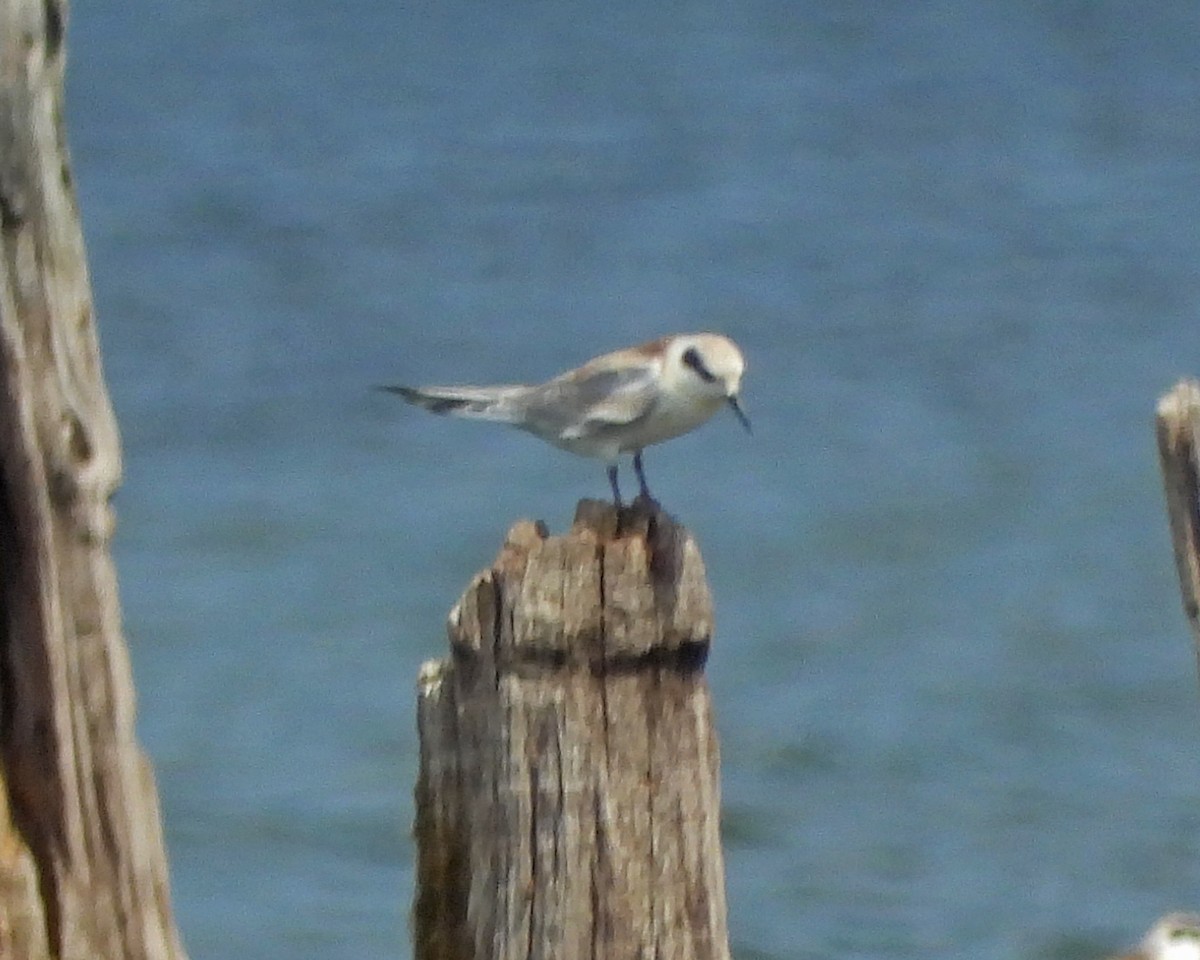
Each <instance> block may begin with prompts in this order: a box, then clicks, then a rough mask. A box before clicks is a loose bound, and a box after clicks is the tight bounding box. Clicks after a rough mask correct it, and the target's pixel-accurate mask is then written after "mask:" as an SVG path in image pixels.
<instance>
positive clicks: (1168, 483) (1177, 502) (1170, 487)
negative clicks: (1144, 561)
mask: <svg viewBox="0 0 1200 960" xmlns="http://www.w3.org/2000/svg"><path fill="white" fill-rule="evenodd" d="M1157 432H1158V456H1159V463H1160V464H1161V466H1162V474H1163V483H1164V486H1165V488H1166V494H1167V515H1168V517H1169V518H1170V521H1171V540H1172V542H1173V543H1174V546H1175V566H1176V569H1177V570H1178V571H1179V588H1180V590H1181V591H1182V594H1183V612H1184V614H1185V615H1186V616H1187V619H1188V624H1189V625H1190V626H1191V628H1192V637H1193V639H1194V640H1195V643H1196V655H1197V658H1198V659H1200V383H1198V382H1197V381H1195V380H1181V381H1180V382H1179V383H1177V384H1176V385H1175V386H1174V387H1173V388H1172V389H1171V390H1170V391H1169V392H1167V393H1165V394H1164V395H1163V396H1162V398H1161V399H1160V400H1159V401H1158V414H1157Z"/></svg>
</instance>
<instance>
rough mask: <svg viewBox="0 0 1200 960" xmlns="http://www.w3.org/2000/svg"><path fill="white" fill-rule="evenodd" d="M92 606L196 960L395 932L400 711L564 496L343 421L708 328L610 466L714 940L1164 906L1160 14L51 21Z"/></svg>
mask: <svg viewBox="0 0 1200 960" xmlns="http://www.w3.org/2000/svg"><path fill="white" fill-rule="evenodd" d="M69 51H70V66H69V76H68V80H69V104H68V106H69V109H68V118H67V120H68V128H69V132H70V139H71V145H72V150H73V158H74V168H75V175H76V178H77V181H78V183H79V190H80V200H81V205H82V212H83V218H84V227H85V231H86V235H87V240H88V249H89V257H90V266H91V270H92V281H93V286H94V290H95V296H96V301H97V309H98V316H99V323H100V331H101V337H102V343H103V351H104V361H105V368H106V374H107V380H108V385H109V388H110V390H111V392H112V395H113V398H114V401H115V404H116V408H117V412H118V416H119V418H120V423H121V428H122V432H123V440H124V450H125V457H126V471H125V483H124V486H123V488H122V490H121V492H120V493H119V495H118V498H117V507H118V511H119V516H120V528H119V534H118V538H117V541H116V553H117V560H118V563H119V568H120V575H121V595H122V601H123V606H124V611H125V620H126V627H127V631H128V636H129V642H130V645H131V649H132V654H133V661H134V668H135V674H136V681H137V686H138V691H139V708H140V713H139V730H140V734H141V737H142V739H143V742H144V743H145V745H146V747H147V749H148V750H149V752H150V754H151V755H152V758H153V760H154V763H155V766H156V770H157V774H158V778H159V784H160V789H161V795H162V803H163V810H164V816H165V824H166V831H167V841H168V845H169V850H170V857H171V867H172V880H173V888H174V904H175V908H176V912H177V915H178V921H179V924H180V926H181V928H182V932H183V936H184V939H185V942H186V944H187V946H188V949H189V951H190V954H191V956H192V958H193V960H242V958H246V957H254V958H256V960H341V958H345V960H350V958H360V957H364V956H376V957H387V956H395V957H405V956H408V955H409V948H408V946H407V936H408V934H407V912H408V907H409V903H410V899H411V894H412V861H413V849H412V844H411V841H410V838H409V826H410V823H411V818H412V787H413V783H414V778H415V757H416V752H417V743H416V736H415V730H414V693H413V687H414V681H415V678H416V674H417V670H418V668H419V665H420V663H421V662H422V661H423V660H424V659H426V658H429V657H434V656H438V655H440V654H441V653H442V652H443V651H444V650H445V639H444V627H443V624H444V618H445V615H446V612H447V611H448V609H449V607H450V606H451V604H452V603H453V602H454V600H455V599H456V598H457V596H458V594H459V592H460V591H461V589H462V588H463V587H464V586H465V584H466V583H467V582H468V580H469V578H470V577H471V576H472V574H473V573H474V572H475V571H476V570H478V569H479V568H481V567H483V566H484V565H486V564H487V563H488V562H489V561H490V559H491V558H492V556H493V555H494V553H495V551H496V550H497V548H498V547H499V544H500V542H501V540H502V538H503V535H504V532H505V530H506V529H507V527H508V525H509V524H510V523H511V522H512V521H514V520H516V519H518V518H520V517H526V516H532V517H541V518H544V519H546V520H547V521H548V522H549V523H550V525H551V527H552V528H555V529H562V528H563V527H565V525H566V524H567V523H568V522H569V518H570V516H571V513H572V510H573V507H574V503H575V501H576V499H577V498H579V497H582V496H603V495H605V493H606V489H607V487H606V484H605V480H604V475H603V469H602V467H601V466H600V465H598V464H595V463H591V462H588V461H584V460H576V459H574V458H571V457H569V456H568V455H566V454H563V453H561V452H558V451H555V450H553V449H551V448H549V447H545V446H543V445H541V444H539V443H538V442H536V441H535V440H533V439H532V438H529V437H526V436H523V435H521V434H517V433H515V432H514V433H509V432H505V431H504V430H502V429H500V428H497V427H493V426H491V425H486V424H473V423H461V422H451V421H446V420H441V419H436V418H433V417H430V416H428V415H426V414H423V413H422V412H420V411H417V410H413V409H411V408H408V407H406V406H403V405H402V404H400V403H398V402H395V401H394V398H389V397H386V396H380V395H376V394H372V393H371V392H370V391H369V389H368V388H369V387H370V385H372V384H376V383H379V382H386V381H400V382H413V381H434V382H437V381H443V382H444V381H455V380H461V381H477V382H486V381H489V380H505V379H538V378H541V377H545V376H549V375H551V374H553V373H556V372H558V371H559V370H561V369H564V368H566V367H568V366H572V365H574V364H576V363H578V362H580V361H582V360H584V359H586V358H587V357H589V356H591V355H593V354H595V353H599V352H601V351H604V350H607V349H611V348H615V347H619V346H623V345H626V344H629V343H636V342H639V341H642V340H646V339H650V338H652V337H655V336H658V335H660V334H663V333H668V332H673V331H680V330H693V329H715V330H721V331H724V332H726V333H728V334H729V335H731V336H733V337H734V338H735V339H737V340H738V341H739V342H740V343H741V344H742V345H743V347H744V348H745V351H746V353H747V355H748V358H749V363H750V369H749V372H748V374H747V377H746V380H745V384H744V388H745V393H744V397H745V400H746V404H747V406H748V408H749V410H750V412H751V415H752V416H753V418H754V422H755V428H756V434H755V436H754V437H753V438H747V437H746V436H745V435H744V434H743V433H742V432H741V431H740V429H739V428H738V425H737V423H736V421H734V420H733V418H732V417H721V418H718V419H717V420H715V421H714V422H713V423H712V424H710V425H708V426H706V427H705V428H704V429H703V430H701V431H699V432H697V433H695V434H693V435H690V436H688V437H685V438H682V439H680V440H678V441H676V442H674V443H672V444H670V445H667V446H665V447H661V448H655V449H653V450H651V451H650V452H649V453H648V455H647V470H648V472H649V475H650V479H651V482H652V484H653V485H654V488H655V492H656V493H657V494H658V496H659V497H660V498H661V499H662V500H663V501H664V502H665V504H666V505H667V506H668V508H670V509H672V510H673V511H674V512H675V513H676V514H677V515H678V516H679V517H680V519H681V520H682V521H683V522H685V523H686V524H688V525H689V526H690V527H691V528H692V529H693V531H694V532H695V533H696V535H697V536H698V538H699V540H700V543H701V546H702V548H703V550H704V554H705V559H706V562H707V564H708V568H709V574H710V580H711V584H712V588H713V591H714V594H715V597H716V602H717V608H718V636H717V639H716V643H715V648H714V652H713V656H712V659H711V661H710V667H709V676H710V679H711V683H712V686H713V690H714V696H715V702H716V708H717V713H718V721H719V729H720V733H721V736H722V741H723V747H724V756H725V759H724V765H723V789H724V821H725V840H726V855H727V860H728V894H729V901H730V912H731V916H730V924H731V928H732V936H733V940H734V946H735V953H736V955H737V956H738V957H740V958H741V960H791V958H833V957H837V958H839V960H845V958H854V957H864V958H866V957H896V958H918V957H920V958H925V957H927V956H929V955H931V954H933V955H937V956H943V957H948V958H956V957H963V958H966V957H970V958H972V960H990V958H997V960H998V958H1012V957H1030V958H1039V960H1084V958H1088V957H1093V956H1097V955H1098V954H1100V953H1102V952H1103V951H1105V950H1108V949H1115V948H1119V947H1122V946H1125V945H1127V944H1128V943H1130V942H1132V941H1133V940H1134V939H1136V938H1137V937H1138V936H1140V934H1141V932H1142V931H1143V930H1144V929H1145V927H1146V926H1148V925H1149V923H1150V922H1151V921H1152V920H1153V919H1154V918H1155V917H1156V916H1157V915H1158V914H1160V913H1162V912H1164V911H1165V910H1167V909H1171V908H1176V907H1192V908H1196V907H1197V906H1200V802H1198V801H1200V762H1198V758H1200V688H1198V686H1197V676H1196V664H1195V656H1194V653H1193V651H1192V647H1191V640H1190V637H1189V635H1188V632H1187V629H1186V625H1185V622H1184V620H1183V617H1182V614H1181V612H1180V609H1179V599H1178V589H1177V585H1176V581H1175V573H1174V568H1173V565H1172V559H1171V554H1170V543H1169V539H1168V535H1167V530H1166V522H1165V518H1164V512H1163V505H1162V495H1161V489H1160V480H1159V477H1158V474H1157V465H1156V459H1155V449H1154V442H1153V433H1152V413H1153V408H1154V403H1155V400H1156V398H1157V396H1158V395H1159V394H1160V393H1161V392H1162V391H1163V390H1165V389H1166V388H1168V387H1169V386H1170V385H1171V384H1172V383H1173V382H1174V381H1175V380H1176V379H1177V378H1178V377H1180V376H1183V375H1189V374H1190V375H1200V335H1198V331H1200V324H1198V319H1200V310H1198V307H1200V266H1198V264H1200V230H1197V226H1196V225H1197V223H1198V222H1200V111H1198V110H1197V104H1198V103H1200V70H1198V69H1197V66H1196V64H1197V62H1198V58H1200V5H1197V4H1196V3H1195V2H1194V0H1178V2H1171V0H1159V2H1155V3H1143V2H1140V0H1124V2H1118V0H1113V2H1105V0H1078V2H1076V0H1041V2H1035V0H1025V2H1021V0H1009V2H1003V3H1002V2H995V0H992V2H989V0H982V2H979V0H944V2H940V3H939V2H932V0H915V2H912V3H906V4H899V3H896V4H889V3H881V2H878V0H873V2H872V0H846V2H839V3H832V4H831V3H828V2H823V0H822V2H817V0H811V2H810V0H774V2H771V0H747V2H742V3H730V2H719V0H695V2H683V0H664V2H660V3H655V4H646V3H642V2H640V0H613V2H611V3H607V4H585V3H574V2H567V0H560V2H554V3H552V2H533V0H513V2H511V3H505V4H492V5H484V4H477V3H469V2H464V0H443V2H441V3H437V4H421V3H416V4H398V3H394V2H388V3H384V2H375V0H349V2H346V3H343V4H328V3H322V2H316V0H293V2H291V3H288V4H283V5H274V6H271V5H266V6H263V5H247V4H242V3H235V2H232V0H207V2H204V0H201V2H197V3H191V4H163V3H150V2H148V0H128V2H125V3H113V2H108V3H96V4H87V3H76V4H74V5H73V6H72V11H71V23H70V33H69Z"/></svg>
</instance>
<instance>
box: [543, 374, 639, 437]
mask: <svg viewBox="0 0 1200 960" xmlns="http://www.w3.org/2000/svg"><path fill="white" fill-rule="evenodd" d="M657 398H658V379H657V376H656V373H655V370H654V369H653V368H652V367H650V366H637V367H625V368H623V369H620V370H598V371H596V372H595V373H588V372H583V371H578V372H576V373H574V374H567V375H565V376H562V377H557V378H556V379H554V380H550V381H549V382H547V383H544V384H542V385H541V386H538V387H533V388H531V389H530V392H529V394H528V395H527V396H526V398H525V403H526V406H525V414H526V417H527V418H528V421H527V422H528V428H530V429H532V430H533V431H534V432H535V433H541V434H543V435H547V434H550V435H554V436H557V437H558V438H559V439H562V440H585V439H588V438H591V437H599V436H603V434H604V433H605V431H606V430H608V429H610V428H612V427H614V426H626V425H628V424H631V423H635V422H636V421H638V420H641V419H643V418H644V417H646V416H648V415H649V413H650V412H651V410H653V409H654V404H655V402H656V400H657Z"/></svg>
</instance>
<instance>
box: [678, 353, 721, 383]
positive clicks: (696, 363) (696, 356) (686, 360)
mask: <svg viewBox="0 0 1200 960" xmlns="http://www.w3.org/2000/svg"><path fill="white" fill-rule="evenodd" d="M683 365H684V366H685V367H691V368H692V369H693V370H695V371H696V376H698V377H699V378H700V379H701V380H703V381H704V382H705V383H712V382H713V381H715V380H716V379H717V378H716V377H714V376H713V375H712V371H711V370H709V369H708V367H706V366H705V365H704V361H703V360H702V359H701V358H700V351H699V350H697V349H696V348H695V347H688V348H687V349H686V350H684V351H683Z"/></svg>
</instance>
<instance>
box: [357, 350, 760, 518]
mask: <svg viewBox="0 0 1200 960" xmlns="http://www.w3.org/2000/svg"><path fill="white" fill-rule="evenodd" d="M745 369H746V361H745V359H744V358H743V356H742V351H741V350H740V349H738V346H737V344H735V343H734V342H733V341H732V340H730V339H729V338H728V337H725V336H722V335H721V334H717V333H685V334H675V335H672V336H667V337H661V338H659V339H657V340H652V341H650V342H649V343H643V344H641V345H639V346H635V347H627V348H625V349H623V350H616V351H614V352H613V353H606V354H604V355H603V356H599V357H596V358H595V359H593V360H589V361H588V362H587V363H585V364H583V365H582V366H580V367H576V368H575V369H573V370H568V371H566V372H565V373H561V374H559V375H558V376H556V377H554V378H553V379H552V380H547V381H546V382H545V383H539V384H532V385H527V384H502V385H497V386H483V387H475V386H443V387H437V386H430V387H407V386H397V385H385V386H382V387H380V389H381V390H385V391H387V392H389V393H394V394H397V395H399V396H401V397H403V398H404V399H405V400H407V401H408V402H409V403H412V404H415V405H417V406H419V407H424V408H425V409H426V410H430V411H432V412H433V413H439V414H448V415H450V416H455V417H469V418H473V419H477V420H492V421H495V422H498V423H507V424H510V425H512V426H514V427H517V428H518V429H520V430H525V431H527V432H528V433H532V434H533V435H534V436H536V437H540V438H541V439H542V440H545V441H546V442H547V443H550V444H553V445H554V446H556V447H559V448H560V449H563V450H567V451H569V452H571V453H574V454H578V455H579V456H583V457H591V458H594V459H597V460H603V461H604V462H605V463H606V464H607V465H608V469H607V472H608V482H609V484H610V485H611V487H612V494H613V501H614V502H615V504H616V505H617V506H618V507H619V506H621V490H620V487H619V485H618V482H617V464H618V460H619V458H620V457H621V456H623V455H627V454H632V455H633V470H634V473H635V474H636V476H637V481H638V487H639V496H640V498H644V499H645V500H647V501H648V502H651V503H654V502H655V501H654V498H653V496H652V495H651V494H650V488H649V485H648V484H647V483H646V473H645V470H644V469H643V466H642V451H643V450H644V449H645V448H646V447H648V446H650V445H652V444H655V443H662V442H663V441H664V440H670V439H672V438H674V437H678V436H680V435H681V434H684V433H687V432H689V431H691V430H694V429H696V427H698V426H700V425H701V424H702V423H704V422H705V421H707V420H708V419H709V418H710V417H712V416H713V414H715V413H716V412H717V411H718V410H719V409H721V408H722V407H723V406H728V407H729V408H730V409H731V410H732V411H733V413H734V415H735V416H736V417H737V418H738V420H739V422H740V423H741V424H742V426H743V427H745V429H746V431H747V432H748V433H749V432H751V428H750V419H749V417H747V416H746V412H745V410H744V409H743V407H742V404H741V401H740V391H741V384H742V374H743V373H744V371H745Z"/></svg>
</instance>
